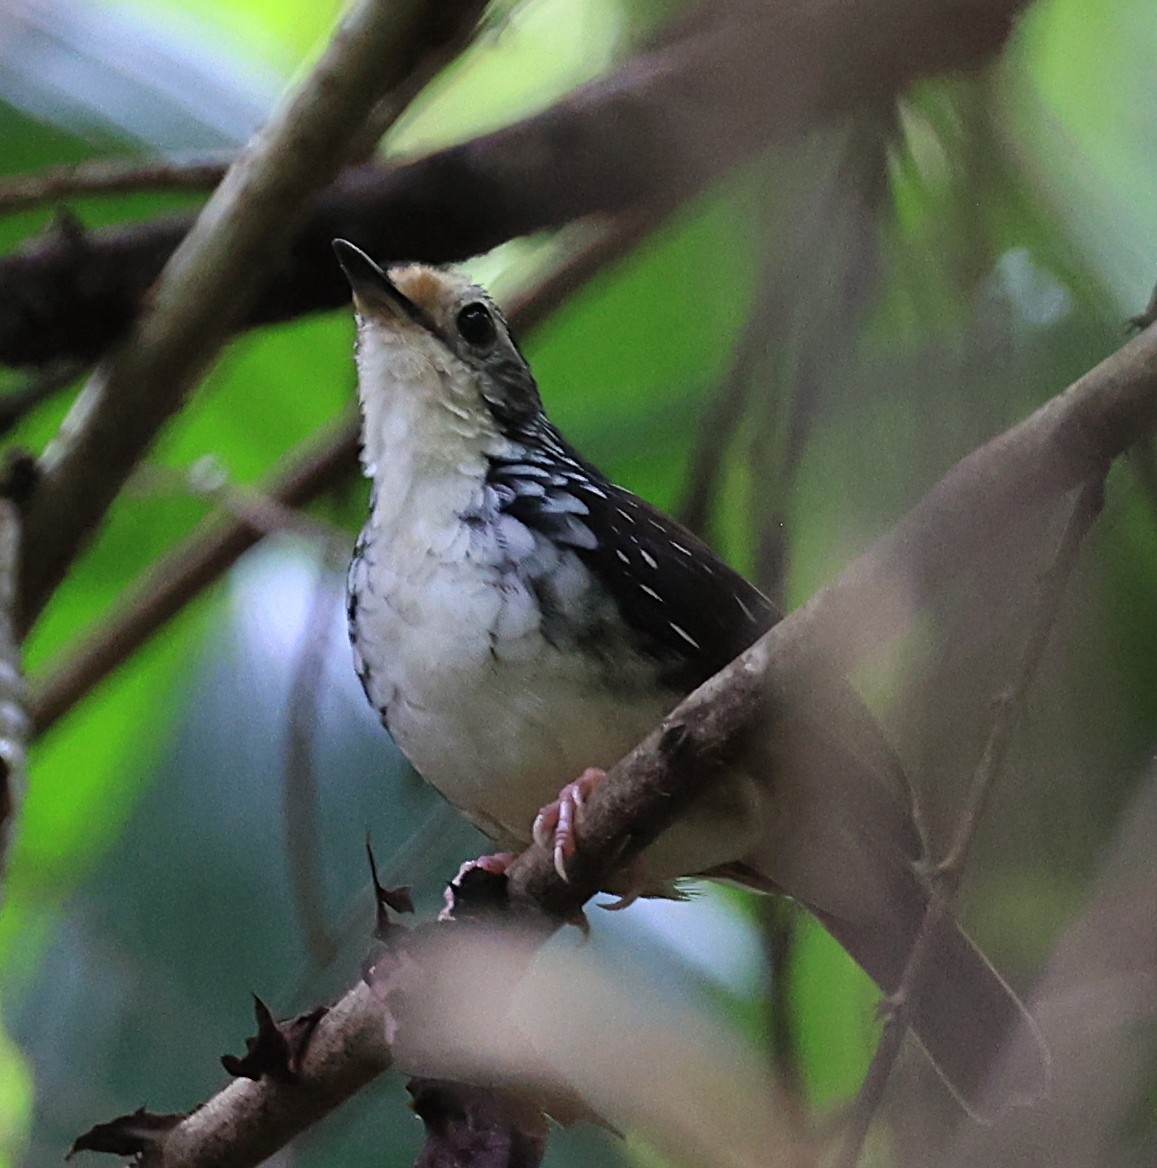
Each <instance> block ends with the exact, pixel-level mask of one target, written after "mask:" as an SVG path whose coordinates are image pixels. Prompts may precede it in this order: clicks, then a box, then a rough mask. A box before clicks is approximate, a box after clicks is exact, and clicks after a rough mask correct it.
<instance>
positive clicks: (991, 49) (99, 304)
mask: <svg viewBox="0 0 1157 1168" xmlns="http://www.w3.org/2000/svg"><path fill="white" fill-rule="evenodd" d="M1027 3H1028V0H989V2H981V0H976V2H972V0H966V2H964V3H961V2H960V0H870V2H867V3H865V2H862V0H838V2H836V3H828V4H792V5H768V4H765V3H762V2H760V3H746V2H742V0H728V2H720V0H715V2H712V3H706V4H704V5H703V6H702V8H701V10H700V11H699V13H698V14H697V15H696V17H695V18H694V19H693V20H692V21H690V22H688V27H687V28H685V29H684V30H683V31H682V34H681V35H679V36H674V37H672V38H670V39H669V40H668V41H667V42H666V43H664V44H663V45H661V46H659V47H656V48H654V49H652V50H650V51H648V52H645V53H643V54H641V55H640V56H638V57H636V58H634V59H633V60H631V61H629V62H627V63H626V64H625V65H624V66H623V67H622V68H621V69H620V70H619V71H618V72H617V73H615V74H613V75H612V76H610V77H608V78H605V79H603V80H600V81H596V82H594V83H593V84H591V85H588V86H586V87H584V88H582V89H580V90H578V91H577V92H576V93H575V94H573V95H572V96H570V97H568V98H566V99H565V100H563V101H561V102H559V103H558V104H556V105H555V106H553V107H551V108H550V109H548V110H546V111H544V112H543V113H541V114H538V115H536V116H535V117H531V118H526V119H524V120H522V121H519V122H516V123H514V124H512V125H511V126H508V127H506V128H505V129H502V130H499V131H497V132H495V133H492V134H487V135H484V136H482V137H480V138H477V139H475V140H473V141H470V142H466V143H464V144H461V145H457V146H454V147H451V148H449V149H446V150H441V151H438V152H437V153H435V154H431V155H430V156H428V157H426V158H422V159H418V160H416V161H414V162H412V163H410V164H409V165H404V166H394V167H385V168H382V167H376V166H371V167H363V168H360V169H358V170H355V171H350V172H347V173H346V174H345V175H344V176H343V177H342V178H341V179H339V180H338V181H337V182H336V183H335V184H334V185H333V186H332V187H330V188H329V189H328V190H327V191H325V192H324V193H322V194H320V195H319V196H317V198H316V199H315V200H314V201H313V202H312V203H311V205H310V207H309V209H308V212H307V213H306V215H305V217H304V219H303V221H302V223H301V226H300V229H299V231H298V233H297V236H296V238H295V240H294V242H293V246H292V248H291V249H290V252H289V255H288V257H287V258H286V260H285V262H284V263H282V264H281V265H280V266H279V267H277V268H276V270H275V271H271V272H270V273H268V276H269V279H268V282H267V283H266V285H265V287H264V290H263V291H262V292H261V293H260V295H259V296H258V298H257V300H256V302H255V303H254V304H253V305H252V308H251V310H250V311H249V313H248V315H247V317H246V321H247V323H248V324H251V325H252V324H259V323H264V322H268V321H274V320H284V319H287V318H290V317H294V316H298V315H300V314H302V313H307V312H315V311H319V310H322V309H329V308H335V307H338V306H339V305H341V304H343V303H344V302H345V298H346V287H345V284H344V282H343V281H342V279H341V276H340V273H338V272H337V271H336V268H335V265H334V264H333V261H332V257H331V255H330V251H329V243H330V240H331V239H332V238H333V237H334V236H335V235H340V236H344V237H345V238H347V239H352V240H354V241H356V242H357V243H358V244H359V245H360V246H361V247H363V248H365V249H366V250H367V251H369V252H370V253H371V254H372V255H375V256H377V257H379V258H383V259H390V258H393V259H414V260H424V261H428V262H434V263H441V262H452V261H456V260H462V259H464V258H466V257H468V256H472V255H476V254H478V253H480V252H483V251H486V250H488V249H489V248H491V247H493V246H495V245H496V244H498V243H502V242H504V241H506V240H508V239H511V238H513V237H515V236H517V235H524V234H526V233H528V232H531V231H537V230H541V229H543V228H548V227H557V226H560V225H562V224H564V223H568V222H571V221H572V220H574V219H576V218H579V217H581V216H585V215H591V214H596V213H617V212H621V211H626V210H633V209H637V208H639V207H641V206H645V205H647V204H650V203H653V202H655V201H656V200H659V201H661V202H664V203H666V204H668V205H670V204H672V203H676V202H679V201H681V200H684V199H686V198H687V197H688V196H689V195H691V194H694V193H695V192H696V191H699V190H701V189H702V188H703V186H704V185H705V184H707V183H708V182H710V181H711V180H712V179H714V178H715V177H717V176H719V175H720V174H722V173H723V172H724V171H726V170H727V169H729V168H730V167H732V166H734V165H736V164H737V163H739V162H742V161H744V160H745V159H748V158H750V157H752V156H753V155H754V154H755V153H756V152H758V151H759V150H760V149H762V148H763V147H765V146H767V145H768V144H770V143H772V142H777V141H786V140H789V139H793V138H796V137H798V136H799V135H801V134H802V133H804V132H806V131H807V130H808V129H810V128H812V127H813V126H815V125H817V124H819V123H822V122H825V121H827V120H830V119H832V118H834V117H840V116H842V115H845V114H847V113H849V112H854V111H857V110H860V109H863V108H864V107H865V106H874V107H880V106H885V105H886V104H887V103H888V102H889V101H890V100H892V99H894V98H895V97H896V96H897V95H898V94H900V93H902V92H904V90H905V89H907V87H908V86H909V85H911V83H912V82H913V81H915V80H916V79H918V78H921V77H926V76H930V75H934V74H938V73H943V72H949V71H955V70H961V69H974V68H977V67H979V66H980V65H982V64H984V63H985V62H987V61H989V60H991V59H992V58H993V57H994V56H995V55H996V54H997V53H999V52H1000V50H1001V49H1002V47H1003V46H1004V44H1005V42H1006V40H1007V38H1008V36H1009V33H1010V31H1011V28H1012V24H1013V21H1014V19H1015V17H1016V16H1017V15H1018V13H1019V12H1020V11H1021V10H1022V9H1023V8H1024V7H1026V5H1027ZM608 126H613V127H614V133H608V132H607V127H608ZM189 222H190V221H189V220H188V219H187V218H183V217H176V218H168V219H165V220H163V221H161V220H158V221H152V222H148V223H144V224H138V225H135V226H131V227H121V228H114V229H110V230H107V231H101V232H95V233H93V234H91V235H90V236H88V237H87V238H86V239H84V240H80V241H76V240H73V241H55V242H54V241H47V242H40V241H36V242H33V243H31V244H29V245H26V246H25V248H24V249H22V250H21V251H20V252H19V253H17V254H15V255H11V256H8V257H5V258H3V259H0V363H4V364H10V365H24V364H42V363H45V362H47V361H50V360H55V359H60V358H65V357H68V358H79V359H83V360H90V361H91V360H94V359H95V358H96V357H98V356H99V355H100V354H101V353H103V352H104V351H105V350H106V349H107V348H108V346H109V345H110V344H111V343H113V341H115V340H116V339H117V338H119V337H121V336H123V335H124V334H125V332H126V330H127V329H128V328H129V325H130V323H131V321H132V319H133V316H134V314H135V313H136V311H137V308H138V306H139V304H140V303H141V299H142V297H143V296H144V294H145V291H146V289H147V288H148V287H149V285H150V284H151V283H152V281H153V280H154V279H155V277H156V275H157V273H158V272H159V271H160V270H161V268H162V267H163V266H164V263H165V260H166V259H167V257H168V256H169V255H170V254H171V253H172V252H173V250H174V248H176V246H177V244H178V243H179V242H180V241H181V239H182V238H183V236H184V235H185V233H186V232H187V231H188V229H189Z"/></svg>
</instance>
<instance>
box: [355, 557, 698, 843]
mask: <svg viewBox="0 0 1157 1168" xmlns="http://www.w3.org/2000/svg"><path fill="white" fill-rule="evenodd" d="M387 597H388V599H387ZM535 616H536V610H535V608H534V605H533V603H532V602H531V600H530V598H529V597H527V596H523V595H520V594H519V593H518V591H517V589H515V590H513V591H512V590H511V589H510V588H509V587H507V588H506V589H505V590H504V589H503V588H500V587H496V586H495V585H494V583H493V581H487V582H483V581H481V580H479V579H478V577H477V574H476V573H473V572H463V573H462V574H461V579H456V578H455V577H454V575H453V574H451V573H449V572H447V570H446V567H445V565H442V567H441V569H440V571H439V573H438V582H437V584H436V586H431V584H430V582H429V581H425V582H420V581H417V580H414V581H413V583H412V584H411V585H406V584H405V583H404V582H403V581H401V580H398V579H395V580H394V581H392V582H391V587H389V588H387V589H383V590H381V591H378V590H374V591H369V590H364V591H363V592H362V593H361V594H359V595H358V596H357V604H356V617H355V621H354V629H353V632H354V639H355V645H356V648H357V653H358V656H359V657H360V658H361V666H362V669H361V672H362V676H363V679H364V681H365V685H366V689H367V693H368V695H369V697H370V700H371V702H373V704H374V705H375V706H376V707H377V708H378V709H379V711H380V712H381V714H382V718H383V721H384V722H385V723H386V726H387V728H388V729H389V731H390V734H391V735H392V736H393V738H394V740H395V742H396V743H397V744H398V746H399V748H400V749H401V750H402V752H403V753H404V754H405V755H406V757H407V758H408V759H409V760H410V762H411V763H412V764H413V765H414V767H415V769H417V771H418V772H419V773H420V774H421V775H422V777H423V778H424V779H425V780H426V781H427V782H429V783H430V784H431V785H432V786H434V787H436V788H437V789H438V790H439V791H440V792H441V793H442V794H443V795H444V796H445V797H446V798H447V799H448V800H449V801H450V802H451V803H453V804H454V805H455V806H456V807H457V808H459V809H460V810H461V811H462V812H463V813H464V814H465V815H466V816H467V817H468V818H470V819H471V820H472V821H473V822H474V823H475V824H476V825H477V826H478V827H479V828H481V829H482V830H483V831H484V832H485V833H486V834H487V835H489V836H490V837H491V838H492V839H494V840H495V841H496V842H497V843H498V844H500V845H501V846H503V847H514V846H519V845H525V844H526V843H528V842H529V840H530V833H531V825H532V823H533V820H534V817H535V815H536V813H537V812H538V810H539V808H540V807H541V806H542V805H543V804H544V803H547V802H549V801H550V800H551V799H553V798H554V797H555V795H556V794H557V793H558V790H559V788H560V787H561V786H562V785H563V784H564V783H566V782H569V781H570V780H571V779H573V778H576V777H577V776H578V775H579V774H580V773H581V772H582V771H583V770H584V769H585V768H586V767H588V766H600V767H610V766H611V765H612V764H614V763H615V762H617V761H618V760H619V759H620V758H621V757H622V756H623V755H624V754H626V753H627V751H629V750H630V749H631V747H633V746H634V745H635V744H636V743H637V742H639V741H640V740H641V739H642V738H643V737H644V736H645V735H646V734H647V733H648V732H649V731H650V730H651V729H653V728H654V727H655V726H656V725H657V724H658V723H659V722H660V721H661V720H662V718H663V717H664V715H666V714H667V713H669V712H670V710H671V709H672V708H673V707H674V706H675V705H676V703H677V702H678V699H679V695H678V694H677V693H675V692H673V691H670V690H664V689H662V688H661V687H660V686H659V685H658V683H657V679H656V670H655V667H654V666H653V665H652V664H651V663H650V662H647V661H644V660H643V659H642V658H640V657H637V656H635V657H631V656H629V655H622V654H620V653H616V654H615V655H614V660H615V661H616V669H615V671H614V672H610V671H608V668H607V666H606V665H605V663H602V662H600V659H599V657H598V656H597V655H593V654H592V653H590V652H589V651H579V650H578V649H575V648H573V647H571V648H567V647H559V646H557V645H555V644H553V643H551V642H550V641H549V640H547V638H546V637H545V636H543V634H542V632H541V628H540V622H539V621H537V620H536V619H535Z"/></svg>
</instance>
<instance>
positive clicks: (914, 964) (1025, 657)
mask: <svg viewBox="0 0 1157 1168" xmlns="http://www.w3.org/2000/svg"><path fill="white" fill-rule="evenodd" d="M1103 493H1104V482H1103V480H1102V479H1100V478H1097V479H1094V480H1092V481H1090V482H1089V483H1087V484H1086V485H1085V486H1084V487H1082V488H1081V489H1080V494H1079V495H1078V496H1077V499H1076V501H1075V503H1074V505H1073V510H1072V514H1071V515H1070V517H1069V521H1068V524H1067V526H1066V527H1065V531H1064V534H1063V536H1062V537H1061V541H1060V544H1059V545H1058V547H1057V551H1056V554H1055V556H1054V558H1053V561H1052V563H1051V564H1050V565H1049V568H1048V570H1047V571H1046V572H1045V573H1044V574H1043V575H1042V576H1041V579H1040V584H1039V588H1038V594H1037V598H1036V604H1035V606H1034V610H1033V613H1032V617H1031V620H1030V624H1029V632H1028V637H1027V639H1026V641H1025V647H1024V651H1023V653H1022V655H1021V659H1020V664H1019V667H1018V669H1017V671H1016V675H1015V676H1014V677H1013V679H1012V681H1011V683H1010V684H1009V686H1008V688H1007V689H1005V690H1004V691H1003V692H1002V693H1001V694H1000V695H999V696H998V698H997V701H996V713H995V717H994V718H993V723H992V729H991V731H990V732H989V736H988V741H987V743H986V744H985V747H984V752H983V754H982V755H981V758H980V762H979V763H978V764H977V767H976V771H975V773H974V774H973V778H972V783H971V786H970V789H969V794H968V799H967V801H966V803H965V806H964V808H963V810H962V811H961V813H960V818H959V819H958V820H957V824H956V832H955V834H954V836H953V839H952V843H951V845H950V846H949V849H948V852H947V854H946V855H945V857H944V859H943V860H942V861H941V863H940V865H939V866H938V868H937V869H936V872H935V873H934V875H933V881H932V895H931V897H930V898H929V901H928V908H927V910H926V912H925V915H924V920H923V922H922V924H921V927H920V932H919V933H918V934H917V936H916V940H915V941H914V943H913V945H912V949H911V952H910V953H909V954H908V960H907V962H906V963H905V965H904V970H903V973H902V974H901V976H900V982H899V985H898V987H897V989H896V991H895V993H894V994H893V995H892V996H891V999H890V1002H889V1004H890V1007H891V1008H890V1010H889V1013H888V1017H887V1020H886V1021H885V1023H884V1030H883V1033H882V1034H881V1036H880V1041H879V1044H878V1045H877V1047H876V1051H875V1054H874V1055H873V1056H872V1061H871V1063H870V1064H869V1067H868V1071H867V1074H866V1075H865V1076H864V1081H863V1083H862V1084H861V1086H860V1091H859V1094H858V1095H857V1096H856V1099H855V1102H854V1103H853V1104H852V1106H851V1109H850V1110H849V1113H848V1119H847V1122H846V1125H845V1127H844V1129H843V1131H842V1133H841V1139H842V1152H841V1154H840V1155H839V1157H838V1158H837V1159H836V1161H835V1163H834V1168H855V1165H856V1164H857V1163H858V1162H859V1159H860V1155H861V1153H862V1152H863V1148H864V1141H865V1140H866V1138H867V1135H868V1130H869V1129H870V1127H871V1124H872V1120H873V1119H874V1118H875V1115H876V1113H877V1111H878V1110H879V1107H880V1103H881V1101H882V1099H883V1096H884V1090H885V1088H886V1087H887V1084H888V1080H889V1078H890V1077H891V1074H892V1069H893V1067H894V1066H895V1064H896V1059H897V1057H898V1055H899V1053H900V1047H901V1044H902V1042H903V1038H904V1034H905V1032H906V1029H907V1017H906V1004H907V1000H908V998H909V996H910V994H911V992H912V989H913V987H914V986H915V985H916V984H917V982H918V980H919V977H920V971H921V969H922V967H923V965H924V962H925V960H926V958H927V957H928V950H929V946H930V944H931V941H932V938H933V937H934V936H935V934H936V927H937V925H938V924H939V923H940V922H941V920H942V919H943V918H944V916H945V915H946V914H947V913H948V911H949V909H950V908H951V906H952V902H953V900H954V899H955V897H956V893H957V891H958V889H959V886H960V880H961V877H962V875H963V873H964V867H965V864H966V863H967V861H968V856H969V853H970V851H971V849H972V842H973V840H974V839H975V837H976V831H977V828H978V827H979V825H980V821H981V819H982V817H983V815H984V810H985V807H986V806H987V804H988V800H989V797H990V796H991V794H992V789H993V786H994V785H995V782H996V778H997V776H998V775H999V773H1000V769H1001V767H1002V765H1003V763H1004V759H1005V757H1006V755H1007V753H1008V748H1009V746H1010V744H1011V742H1012V737H1013V731H1014V730H1015V729H1016V723H1017V719H1018V717H1019V715H1020V712H1021V710H1022V709H1023V708H1024V701H1025V697H1026V695H1027V693H1028V690H1029V687H1030V685H1031V684H1032V681H1033V678H1034V677H1035V676H1036V673H1037V670H1038V668H1039V667H1040V663H1041V659H1042V657H1043V655H1044V651H1045V647H1046V645H1047V644H1048V640H1049V637H1050V635H1051V634H1052V631H1053V629H1054V627H1055V626H1056V621H1057V614H1058V613H1059V611H1060V606H1061V601H1062V599H1063V598H1064V594H1065V588H1066V585H1067V584H1068V581H1069V578H1070V576H1071V575H1072V571H1073V568H1074V566H1075V564H1076V561H1077V555H1078V553H1079V551H1080V547H1081V542H1082V540H1083V539H1084V536H1085V534H1086V532H1087V531H1088V530H1089V528H1090V527H1091V526H1092V524H1093V521H1094V520H1095V519H1096V517H1097V515H1098V514H1099V513H1100V510H1101V506H1102V502H1103Z"/></svg>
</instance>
